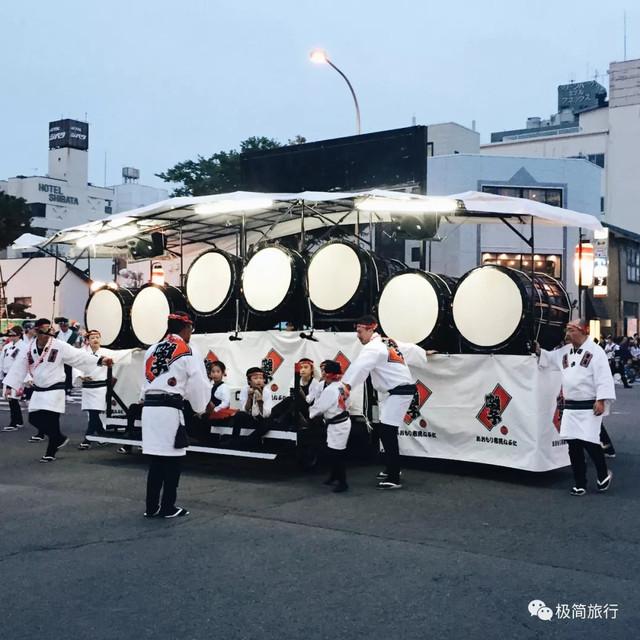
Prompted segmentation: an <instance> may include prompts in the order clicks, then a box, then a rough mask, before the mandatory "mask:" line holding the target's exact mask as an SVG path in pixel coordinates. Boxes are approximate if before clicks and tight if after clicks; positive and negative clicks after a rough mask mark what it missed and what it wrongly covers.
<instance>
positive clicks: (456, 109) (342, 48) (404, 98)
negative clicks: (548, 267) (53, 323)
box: [0, 0, 640, 185]
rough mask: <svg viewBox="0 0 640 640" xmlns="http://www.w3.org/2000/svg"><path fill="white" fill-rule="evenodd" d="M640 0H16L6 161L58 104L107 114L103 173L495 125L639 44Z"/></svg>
mask: <svg viewBox="0 0 640 640" xmlns="http://www.w3.org/2000/svg"><path fill="white" fill-rule="evenodd" d="M639 5H640V3H638V1H637V0H626V2H625V1H623V0H607V1H606V2H604V1H603V0H566V1H565V2H539V1H537V0H479V1H477V2H473V1H472V0H466V1H462V0H447V1H442V0H438V1H435V0H412V1H410V0H353V1H350V0H322V1H318V0H313V1H307V0H270V1H269V0H234V1H230V0H225V1H221V0H209V1H207V0H182V1H181V2H176V1H175V0H172V1H169V0H101V1H100V2H97V1H96V2H92V1H87V0H84V1H82V2H81V1H80V0H56V1H55V2H53V1H52V0H37V1H30V0H22V1H21V2H20V3H18V2H15V1H13V2H9V1H6V2H3V3H2V5H0V82H1V87H2V91H1V93H0V98H1V99H0V116H1V122H2V133H1V137H0V178H6V177H9V176H14V175H18V174H25V175H37V174H39V175H43V174H45V173H46V171H47V145H48V122H49V121H50V120H54V119H58V118H60V117H68V118H78V119H85V118H87V119H88V121H89V123H90V131H89V133H90V148H89V173H90V178H89V179H90V180H91V181H92V182H94V183H95V184H100V185H102V184H103V183H104V165H105V153H106V158H107V184H114V183H118V182H120V170H121V167H122V166H135V167H138V168H139V169H140V171H141V182H143V183H146V184H154V185H161V184H162V182H161V181H160V180H159V179H157V178H155V177H154V176H153V174H154V173H157V172H160V171H163V170H165V169H167V168H168V167H170V166H172V165H174V164H175V163H176V162H179V161H181V160H186V159H191V158H195V157H196V156H197V155H198V154H201V155H209V154H211V153H214V152H216V151H219V150H222V149H230V148H237V147H238V144H239V142H240V141H241V140H243V139H245V138H247V137H249V136H252V135H265V136H269V137H274V138H277V139H279V140H280V141H282V142H286V140H287V139H288V138H290V137H293V136H295V135H296V134H300V135H303V136H305V137H306V138H307V139H308V140H309V141H312V140H320V139H323V138H334V137H340V136H344V135H351V134H353V133H354V132H355V131H354V129H355V123H354V121H355V118H354V110H353V104H352V101H351V96H350V94H349V92H348V89H347V87H346V85H345V84H344V82H343V80H342V79H341V78H340V77H339V76H338V74H337V73H336V72H335V71H333V70H332V69H331V68H329V67H327V66H317V65H313V64H311V63H310V62H309V60H308V54H309V51H310V50H311V49H312V48H314V47H316V46H320V47H323V48H325V49H326V50H327V51H328V53H329V55H330V56H331V59H332V60H333V62H334V63H335V64H336V65H337V66H339V67H340V68H341V69H342V70H343V71H344V72H345V73H346V74H347V75H348V76H349V78H350V80H351V82H352V83H353V85H354V88H355V90H356V93H357V95H358V99H359V102H360V107H361V111H362V129H363V132H370V131H380V130H384V129H392V128H396V127H403V126H409V125H410V124H411V121H412V117H413V116H415V118H416V120H417V123H418V124H429V123H436V122H449V121H454V122H459V123H460V124H463V125H466V126H469V127H470V126H471V122H472V120H475V121H476V123H477V128H478V130H479V131H480V133H481V136H482V137H481V140H482V141H483V142H484V141H488V139H489V135H490V133H491V132H492V131H499V130H503V129H512V128H519V127H522V126H524V124H525V120H526V118H527V116H533V115H539V116H543V117H548V116H549V115H550V114H551V113H553V112H554V111H555V107H556V87H557V85H558V84H563V83H566V82H569V81H571V80H575V81H582V80H586V79H593V78H594V74H595V73H596V71H597V72H598V73H599V74H602V75H601V76H600V78H599V80H600V82H601V83H603V84H604V85H605V86H606V87H607V88H608V81H607V76H606V70H607V68H608V65H609V62H610V61H614V60H622V59H623V12H624V10H625V6H626V11H627V34H628V35H627V58H628V59H631V58H636V57H640V6H639Z"/></svg>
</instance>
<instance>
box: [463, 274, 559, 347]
mask: <svg viewBox="0 0 640 640" xmlns="http://www.w3.org/2000/svg"><path fill="white" fill-rule="evenodd" d="M533 284H534V286H533V291H532V287H531V275H530V274H527V273H525V272H523V271H518V270H517V269H511V268H509V267H502V266H495V265H484V266H481V267H476V268H475V269H472V270H471V271H469V272H468V273H466V274H465V275H464V276H463V277H462V278H461V279H460V281H459V282H458V286H457V287H456V290H455V293H454V296H453V305H452V310H453V321H454V323H455V326H456V329H457V330H458V331H459V332H460V338H461V344H462V348H463V351H465V352H476V353H512V354H526V353H529V349H530V347H531V341H532V340H534V339H535V340H538V342H540V344H541V346H542V347H544V348H547V349H552V348H554V347H555V346H556V345H558V344H559V343H561V342H562V338H563V327H564V325H565V324H566V323H567V322H568V321H569V318H570V316H571V304H570V300H569V296H568V295H567V292H566V290H565V289H564V287H563V286H562V284H561V283H560V282H558V281H557V280H556V279H555V278H552V277H551V276H548V275H546V274H544V273H536V274H534V281H533ZM532 295H533V301H532V299H531V296H532ZM532 302H533V304H532Z"/></svg>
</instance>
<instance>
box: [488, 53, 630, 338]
mask: <svg viewBox="0 0 640 640" xmlns="http://www.w3.org/2000/svg"><path fill="white" fill-rule="evenodd" d="M639 111H640V60H629V61H625V62H612V63H611V65H610V67H609V100H608V101H607V100H606V89H605V88H604V87H603V86H602V85H600V84H598V83H597V82H594V81H591V82H580V83H574V84H569V85H561V86H559V87H558V112H557V114H555V115H554V116H551V118H550V119H549V120H548V121H543V120H541V119H540V118H529V119H528V120H527V126H526V127H525V128H523V129H518V130H510V131H499V132H495V133H492V134H491V143H490V144H485V145H481V153H482V154H486V155H492V156H496V155H520V156H531V157H545V158H576V157H581V158H586V159H587V160H589V161H590V162H593V163H594V164H596V165H598V166H600V167H602V168H603V172H602V176H601V185H600V189H601V194H600V196H601V200H600V209H601V211H602V221H603V223H604V224H605V225H606V226H607V227H608V228H609V230H610V233H609V261H610V265H609V274H608V277H609V281H610V283H611V282H616V283H617V284H616V285H615V286H613V287H611V286H610V287H609V291H608V297H607V299H606V300H605V303H606V305H607V309H608V311H609V319H608V320H605V323H604V325H603V326H604V327H610V330H611V331H612V332H614V333H623V332H626V333H628V332H629V329H628V327H633V326H634V324H637V322H638V315H637V313H635V315H633V314H634V312H633V310H634V309H637V308H638V305H639V304H640V287H638V286H637V282H636V281H634V280H627V269H626V267H625V265H627V264H629V265H634V264H635V261H636V259H637V256H638V255H639V253H640V244H639V243H638V239H639V238H640V211H639V210H638V204H637V203H638V202H640V181H639V180H638V171H637V166H638V164H637V149H638V146H639V145H640V118H638V113H639ZM628 273H629V275H630V277H633V274H634V273H635V271H634V269H633V268H630V269H629V271H628Z"/></svg>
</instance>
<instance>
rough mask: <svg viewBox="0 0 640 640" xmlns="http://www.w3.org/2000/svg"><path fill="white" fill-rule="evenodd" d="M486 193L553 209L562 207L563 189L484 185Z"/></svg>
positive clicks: (483, 188) (483, 189)
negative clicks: (548, 205)
mask: <svg viewBox="0 0 640 640" xmlns="http://www.w3.org/2000/svg"><path fill="white" fill-rule="evenodd" d="M482 191H483V192H484V193H495V195H497V196H509V197H511V198H527V199H528V200H535V201H536V202H544V203H545V204H550V205H551V206H553V207H561V206H562V189H538V188H527V187H494V186H491V185H483V186H482Z"/></svg>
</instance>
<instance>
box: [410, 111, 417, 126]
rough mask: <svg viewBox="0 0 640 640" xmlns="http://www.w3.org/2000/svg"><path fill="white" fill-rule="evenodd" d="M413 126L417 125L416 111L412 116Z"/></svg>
mask: <svg viewBox="0 0 640 640" xmlns="http://www.w3.org/2000/svg"><path fill="white" fill-rule="evenodd" d="M411 126H412V127H415V126H416V114H415V113H414V114H413V115H412V116H411Z"/></svg>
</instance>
